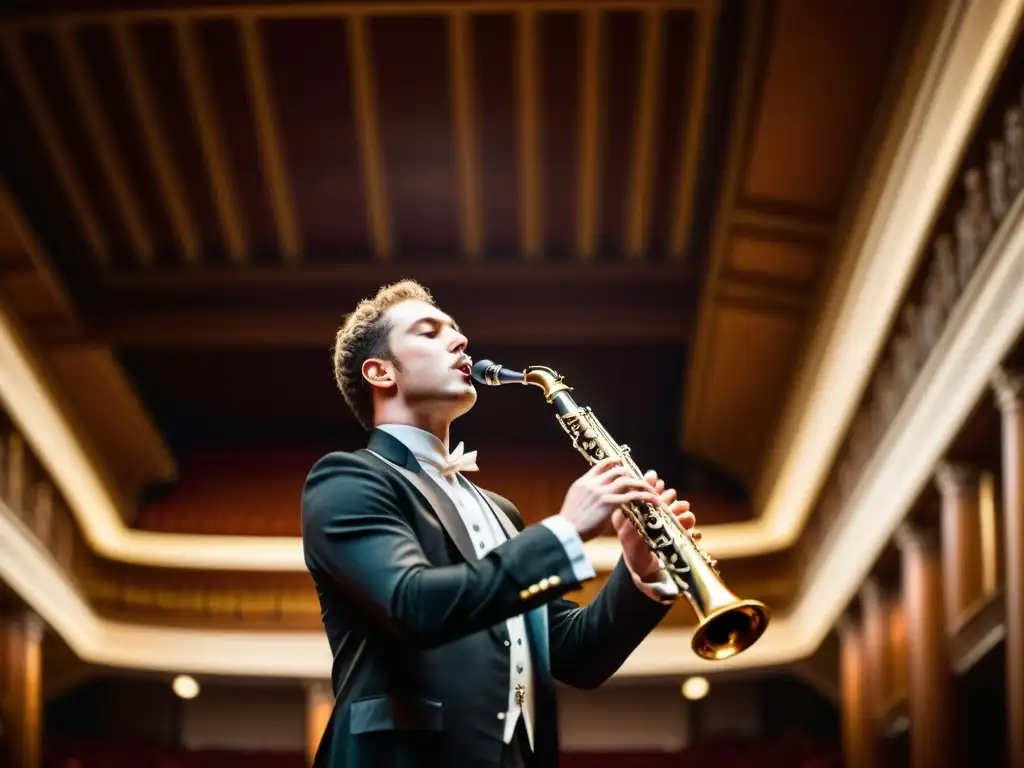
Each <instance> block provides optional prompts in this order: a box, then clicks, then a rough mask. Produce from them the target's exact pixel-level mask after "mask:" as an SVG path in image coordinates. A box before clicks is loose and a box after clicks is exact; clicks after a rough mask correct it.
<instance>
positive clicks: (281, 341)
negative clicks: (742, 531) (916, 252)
mask: <svg viewBox="0 0 1024 768" xmlns="http://www.w3.org/2000/svg"><path fill="white" fill-rule="evenodd" d="M71 5H72V4H70V3H66V4H64V5H61V4H59V3H55V2H37V3H32V4H29V5H26V9H27V10H25V11H21V10H18V9H15V10H13V11H9V12H8V13H7V18H5V19H4V20H3V21H2V22H0V23H2V25H3V26H2V45H3V51H2V56H0V93H2V97H3V103H4V104H5V105H6V107H5V109H6V114H5V120H4V121H3V125H0V141H2V145H0V146H2V151H3V155H4V158H5V161H6V166H7V169H8V172H7V178H8V185H9V197H8V198H7V207H6V211H7V214H8V226H7V229H6V230H5V231H6V232H7V233H14V232H17V233H18V234H17V235H16V236H15V235H13V234H11V235H10V237H11V239H12V241H14V240H17V242H18V243H20V245H19V247H11V248H6V249H0V255H2V270H0V280H2V289H3V293H4V296H5V298H6V299H7V300H8V301H9V302H10V303H11V305H12V306H13V307H14V308H15V309H16V310H17V312H18V314H19V317H20V318H21V319H22V321H23V322H24V323H25V325H26V327H27V329H28V330H29V332H30V334H31V336H32V338H33V339H34V342H35V343H36V344H37V345H38V347H39V350H40V356H41V359H43V360H44V361H45V362H46V363H47V365H48V366H49V368H50V370H51V371H52V373H53V376H54V378H55V380H56V381H58V382H59V383H60V384H61V387H62V389H63V391H64V394H65V397H66V400H67V403H66V405H67V408H68V409H69V410H70V411H72V412H73V413H74V416H75V419H76V422H77V423H78V424H79V425H80V427H81V431H82V433H83V434H85V435H87V436H88V437H89V439H90V440H91V442H92V443H93V444H94V446H95V452H94V455H95V457H96V460H97V461H98V462H100V463H103V464H105V465H106V467H107V474H108V476H110V477H112V478H114V482H115V483H116V484H117V485H118V489H119V493H120V495H121V497H122V498H123V499H124V506H125V515H126V518H127V519H129V520H130V521H133V522H134V521H136V518H137V521H138V523H139V524H140V525H147V522H146V521H153V520H157V519H159V520H161V521H163V522H160V523H159V526H158V527H164V526H166V525H167V522H166V521H167V520H168V519H170V520H172V523H171V525H173V520H174V515H173V514H172V515H170V518H168V515H167V514H166V509H167V505H168V504H171V508H172V509H173V507H174V498H175V494H180V498H181V499H194V498H195V494H196V493H202V489H203V488H207V489H208V488H209V484H208V476H209V468H210V467H211V466H212V467H221V468H224V467H236V468H237V467H242V468H241V469H236V470H233V471H237V472H238V473H240V475H241V474H243V473H245V472H246V470H245V469H244V467H245V466H246V463H245V459H246V458H249V459H255V460H257V461H263V462H264V463H267V461H268V457H269V456H271V455H272V454H268V453H265V452H264V451H265V450H266V447H267V446H268V445H273V446H277V447H281V446H284V448H282V450H288V451H292V452H293V453H292V454H291V455H293V456H294V455H298V456H300V457H302V458H301V460H296V462H295V466H296V467H300V465H301V464H302V462H304V461H306V457H307V456H308V455H310V454H313V453H315V452H316V451H318V450H320V449H321V448H322V447H323V446H330V447H342V448H348V447H354V446H355V445H356V444H358V441H359V440H361V439H362V435H361V434H360V432H359V431H358V430H357V429H356V428H355V425H354V423H353V421H352V420H351V418H350V417H349V416H348V414H347V413H346V412H345V410H344V405H343V403H342V402H341V400H340V397H338V396H337V395H336V393H335V391H334V387H333V382H332V381H331V378H330V366H329V357H328V348H329V345H330V341H331V337H332V334H333V330H334V328H335V327H336V326H337V325H338V324H339V323H340V321H341V318H342V316H343V314H344V312H345V311H346V310H347V309H349V308H350V307H351V306H352V305H353V304H354V302H355V301H356V300H357V299H358V298H361V297H362V296H364V295H366V294H367V293H368V292H371V291H372V290H374V289H375V288H376V287H377V286H378V285H380V284H381V283H384V282H387V281H389V280H392V279H397V278H399V277H403V276H407V275H408V276H414V277H417V278H419V279H421V280H422V281H423V282H425V283H427V284H428V285H429V286H430V287H431V288H432V289H433V290H434V293H435V294H436V295H437V297H438V299H439V300H440V301H441V303H442V304H443V305H444V306H445V308H446V309H448V311H450V312H452V313H453V314H455V315H456V316H457V317H458V318H459V321H460V323H461V324H462V325H463V326H464V327H466V328H467V329H469V331H470V336H471V347H472V351H473V352H474V353H475V354H477V355H478V356H480V355H484V356H488V357H492V358H494V359H502V360H504V361H506V362H507V363H509V364H512V365H521V364H530V363H546V364H550V365H553V366H555V367H557V368H559V369H560V370H562V371H563V372H564V373H565V374H566V375H567V376H568V377H569V378H570V379H571V380H572V381H571V383H573V384H574V385H575V386H576V387H577V393H578V394H580V397H581V400H584V401H586V402H588V403H589V404H591V405H593V406H594V407H595V410H596V411H597V412H598V413H599V415H600V416H601V417H602V419H604V420H605V421H606V423H607V425H608V426H609V428H610V429H611V430H612V432H613V434H616V435H617V436H619V437H620V439H621V440H623V441H624V442H628V443H630V445H632V446H634V448H635V449H636V451H637V453H638V455H639V457H640V460H641V461H642V462H644V463H648V464H650V465H652V466H657V467H659V469H661V471H662V474H664V475H666V476H668V477H670V478H671V479H673V480H674V483H675V484H676V485H678V486H679V487H685V488H687V489H692V490H693V491H694V492H697V493H703V494H706V495H707V497H708V499H709V500H708V502H707V503H706V505H705V506H704V507H703V510H704V511H703V512H702V518H701V519H702V520H703V521H704V522H707V523H711V522H721V521H726V520H736V519H743V518H744V517H748V516H749V515H750V514H753V513H755V512H756V510H753V509H752V508H751V505H750V504H749V501H748V499H747V494H746V489H747V488H749V487H752V485H753V484H754V483H755V482H756V480H757V477H758V474H759V472H760V469H761V458H762V454H763V451H764V447H765V445H766V444H767V439H768V437H769V435H770V434H771V430H772V428H773V426H774V414H775V413H776V411H777V410H778V408H779V406H780V403H781V399H782V396H783V394H784V392H785V389H786V385H787V381H788V377H789V374H790V372H791V370H792V368H793V365H794V363H795V361H796V359H797V356H798V355H799V350H800V340H801V338H802V334H803V331H804V329H805V328H806V327H807V324H808V322H809V321H810V320H811V319H812V318H813V307H814V300H815V297H816V296H817V295H818V291H819V289H820V287H821V284H822V281H823V280H824V279H826V278H827V274H828V265H829V257H830V254H831V253H832V252H833V250H834V247H835V245H836V243H835V242H834V233H835V232H836V231H837V223H838V222H839V220H840V217H841V216H842V215H843V214H844V212H847V211H849V210H850V208H851V206H855V205H856V195H857V188H858V183H859V179H858V168H859V167H861V164H862V161H863V159H864V158H865V157H866V156H867V155H869V154H870V153H871V152H872V147H873V144H872V138H871V135H872V129H873V128H876V127H877V126H878V125H881V124H883V123H884V121H885V120H886V118H887V108H886V93H887V84H888V86H889V87H898V86H899V81H900V67H901V66H902V63H901V55H900V51H903V50H906V49H907V48H908V46H911V45H912V44H913V36H914V34H915V31H916V30H915V26H914V23H913V18H914V17H913V13H912V11H913V9H912V4H911V2H909V0H907V1H904V2H896V1H894V0H863V1H862V2H858V3H821V2H819V1H818V0H779V2H773V3H768V2H765V3H762V2H739V1H738V0H737V1H735V2H733V1H730V2H716V0H690V1H689V2H670V1H668V0H666V1H665V2H653V1H651V2H646V1H644V0H622V1H621V2H583V1H582V0H563V1H562V2H548V1H547V0H545V1H544V2H523V1H520V2H497V1H495V2H491V0H483V1H482V2H473V3H468V2H446V3H441V2H416V1H414V0H405V1H404V2H382V3H369V2H364V3H338V2H335V3H326V2H325V3H313V2H305V3H266V4H240V3H238V4H236V3H219V4H216V5H214V4H207V3H201V2H193V3H191V4H189V5H188V6H187V7H180V6H179V5H178V4H173V3H167V2H155V1H152V0H151V1H150V2H147V3H145V7H144V8H141V9H140V4H132V7H131V10H126V8H125V7H122V6H127V5H128V4H127V3H121V4H120V5H118V4H117V3H116V2H115V0H108V1H107V2H98V1H93V0H90V2H88V3H85V4H82V3H75V4H73V7H74V10H73V12H72V11H71V10H69V7H70V6H71ZM25 243H30V244H31V245H29V246H25V245H24V244H25ZM503 394H504V393H503ZM517 397H519V393H515V394H514V395H509V396H508V398H505V397H501V398H498V399H495V396H494V395H493V394H490V393H489V394H488V395H487V396H486V397H482V398H481V403H480V406H479V407H478V409H476V410H475V411H474V413H473V414H472V415H471V416H470V417H467V419H466V420H465V421H466V424H465V426H462V425H460V429H461V430H462V431H461V432H460V434H459V437H460V438H462V437H464V438H465V439H467V440H471V441H473V442H474V447H478V446H479V444H480V443H481V442H483V443H487V442H488V440H489V442H490V445H495V444H498V445H500V444H501V443H503V442H511V443H513V444H515V445H517V446H522V447H524V448H525V450H527V451H532V452H533V453H534V455H535V456H538V457H542V458H539V459H537V461H538V463H537V466H538V467H539V466H541V465H542V464H543V462H544V461H548V460H549V458H543V457H550V456H551V455H553V452H555V451H558V450H564V451H566V452H568V450H569V449H568V446H567V445H565V443H564V436H563V435H561V434H560V433H559V431H558V429H557V425H556V424H555V423H554V421H553V419H552V418H551V416H550V414H549V413H548V412H547V410H546V406H544V404H543V403H542V402H540V401H537V400H536V398H533V399H532V401H531V398H530V397H529V394H528V393H524V394H523V397H525V398H526V399H523V400H519V399H516V398H517ZM494 435H499V436H501V438H502V439H501V440H495V439H494V437H493V436H494ZM683 438H685V439H683ZM261 457H262V458H261ZM218 462H220V463H218ZM289 466H290V465H289ZM224 471H227V470H224ZM304 471H305V470H304V468H303V469H301V471H300V470H296V473H297V474H296V475H295V477H294V483H298V484H301V478H302V475H303V474H304ZM291 481H292V480H291V476H289V477H288V478H285V479H283V480H282V479H281V478H277V479H274V480H273V481H268V483H284V484H285V485H287V483H288V482H291ZM232 483H234V480H232V481H231V482H229V483H228V485H229V486H230V485H231V484H232ZM161 485H167V486H169V488H165V489H164V491H165V492H164V495H163V497H162V499H160V500H156V501H152V502H150V499H151V498H152V497H153V493H152V492H153V489H154V487H160V486H161ZM296 487H297V486H296ZM168 492H169V494H170V495H167V493H168ZM206 498H207V499H208V500H209V501H210V504H209V505H208V506H207V507H206V510H207V511H208V512H209V513H210V514H212V515H213V516H214V517H213V518H212V520H213V522H211V523H210V524H211V525H214V524H215V523H216V525H214V528H216V526H217V525H219V526H220V528H216V529H217V530H219V531H222V532H232V529H231V524H230V522H229V521H230V520H231V519H233V518H232V516H231V515H225V516H224V518H223V519H221V518H217V517H216V510H217V509H218V508H223V505H219V504H218V503H216V502H215V501H214V497H213V496H208V497H206ZM150 503H152V505H153V506H152V507H148V506H147V505H149V504H150ZM182 504H184V502H182ZM161 505H162V506H161ZM140 506H141V507H143V514H141V515H138V516H137V513H138V511H139V507H140ZM271 506H273V505H271ZM178 508H179V509H180V508H183V506H180V507H178ZM146 509H149V510H150V512H149V513H148V514H147V512H146ZM157 509H159V510H160V511H159V513H157V512H156V510H157ZM286 513H287V514H289V515H292V514H293V513H294V510H288V511H287V512H284V511H282V512H281V513H280V514H286ZM217 520H221V522H219V523H218V522H217ZM148 524H150V525H154V526H156V525H157V524H156V523H152V522H150V523H148ZM182 525H183V526H185V527H187V525H188V524H187V523H186V522H185V521H184V519H183V520H182ZM211 532H213V531H212V530H211Z"/></svg>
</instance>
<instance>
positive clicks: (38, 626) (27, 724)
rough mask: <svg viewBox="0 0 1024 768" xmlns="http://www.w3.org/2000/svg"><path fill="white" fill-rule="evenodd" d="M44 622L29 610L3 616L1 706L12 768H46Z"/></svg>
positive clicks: (0, 630) (0, 617)
mask: <svg viewBox="0 0 1024 768" xmlns="http://www.w3.org/2000/svg"><path fill="white" fill-rule="evenodd" d="M42 643H43V622H42V620H41V619H39V617H37V616H36V615H35V614H34V613H31V612H29V611H26V610H19V611H13V610H12V611H10V612H5V613H2V614H0V652H2V660H0V696H2V698H0V702H2V706H3V719H4V728H5V740H6V741H7V745H8V749H9V752H10V760H11V765H12V766H18V768H39V766H40V765H42V714H41V713H42V704H43V700H42V691H43V688H42V682H43V681H42V675H43V665H42Z"/></svg>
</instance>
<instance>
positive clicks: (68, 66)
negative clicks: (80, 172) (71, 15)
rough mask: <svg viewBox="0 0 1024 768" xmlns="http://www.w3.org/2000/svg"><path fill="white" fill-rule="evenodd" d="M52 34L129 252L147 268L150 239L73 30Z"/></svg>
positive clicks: (59, 29)
mask: <svg viewBox="0 0 1024 768" xmlns="http://www.w3.org/2000/svg"><path fill="white" fill-rule="evenodd" d="M54 32H55V38H56V42H57V50H58V52H59V56H60V60H61V65H62V66H63V68H64V71H65V73H66V74H67V76H68V80H69V84H70V86H71V87H70V90H71V93H72V98H73V99H74V101H75V104H76V106H77V108H78V111H79V113H80V114H81V116H82V120H83V122H84V123H85V129H86V132H87V133H88V135H89V140H90V141H91V143H92V148H93V150H94V151H95V152H96V157H97V159H98V161H99V165H100V168H101V169H102V172H103V175H104V176H105V177H106V181H107V184H109V185H110V190H111V192H112V193H113V197H114V203H115V205H116V207H117V209H118V213H119V214H120V216H121V220H122V222H123V223H124V227H125V231H126V232H127V233H128V239H129V241H130V242H131V246H132V251H133V252H134V254H135V256H136V258H137V259H138V260H139V261H141V262H142V263H143V264H146V265H150V264H152V263H153V260H154V250H153V238H152V235H151V234H150V232H149V228H148V227H147V226H146V222H145V221H144V219H143V216H142V211H141V210H140V209H139V205H138V193H137V192H136V191H135V190H134V189H132V185H131V182H130V181H129V178H128V173H127V171H126V170H125V167H124V162H123V159H122V157H121V155H120V153H119V152H118V148H117V143H116V141H115V140H114V138H113V132H112V131H111V129H110V125H109V124H108V123H107V120H106V117H105V116H104V114H103V110H102V109H101V108H100V106H99V95H98V94H97V92H96V84H95V82H94V80H93V77H92V75H91V74H90V73H89V69H88V66H87V65H86V63H85V61H84V60H83V59H82V55H81V51H80V50H79V47H78V44H77V41H76V40H75V30H74V29H73V28H72V27H70V26H68V25H66V24H58V25H57V26H56V29H55V30H54Z"/></svg>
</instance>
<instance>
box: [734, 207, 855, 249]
mask: <svg viewBox="0 0 1024 768" xmlns="http://www.w3.org/2000/svg"><path fill="white" fill-rule="evenodd" d="M730 222H731V224H732V225H733V226H734V227H742V228H749V229H756V230H760V231H762V232H764V233H766V234H775V235H781V236H784V237H787V238H792V239H796V240H811V241H819V242H821V243H826V242H828V241H829V240H831V239H832V236H833V235H834V234H835V228H836V226H835V221H834V220H833V219H832V218H830V217H825V216H821V215H817V216H815V215H811V214H804V213H791V212H787V211H772V210H767V209H765V208H761V207H752V206H749V205H741V206H739V207H737V208H736V209H734V210H733V212H732V216H731V219H730Z"/></svg>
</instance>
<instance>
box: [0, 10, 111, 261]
mask: <svg viewBox="0 0 1024 768" xmlns="http://www.w3.org/2000/svg"><path fill="white" fill-rule="evenodd" d="M2 40H3V49H4V54H5V55H6V57H7V61H8V64H9V66H10V70H11V74H12V75H13V77H14V80H15V83H16V84H17V87H18V89H19V90H20V91H21V94H22V97H23V98H24V99H25V102H26V103H27V105H28V109H29V112H30V113H31V114H32V119H33V121H34V123H35V126H36V130H38V131H39V134H40V139H41V140H42V143H43V146H44V147H45V148H46V153H47V155H49V160H50V162H51V163H52V164H53V169H54V172H55V173H56V175H57V179H58V181H59V183H60V184H61V186H63V187H64V192H65V193H66V194H67V196H68V201H69V202H70V203H71V209H72V211H73V212H74V215H75V218H76V219H77V220H78V224H79V226H80V227H81V228H82V233H83V234H84V235H85V239H86V241H87V242H88V244H89V248H90V249H91V250H92V254H91V255H92V257H93V259H94V260H95V261H96V262H97V263H98V264H99V265H100V266H106V265H107V264H109V262H110V241H109V239H108V238H107V234H106V232H104V231H103V227H102V226H101V225H100V222H99V218H98V217H97V215H96V211H95V209H94V208H93V206H92V203H91V202H90V200H89V196H88V195H87V194H86V192H85V187H84V186H83V184H82V179H81V177H80V175H79V172H78V169H77V168H76V167H75V164H74V163H73V162H72V161H71V155H70V153H69V151H68V148H67V147H66V146H65V144H64V141H63V140H62V139H61V137H60V130H59V129H58V128H57V121H56V120H55V119H54V116H53V111H52V109H51V107H50V104H49V102H48V101H47V99H46V97H45V96H44V95H43V89H42V87H41V86H40V84H39V80H38V79H37V78H36V75H35V72H34V71H33V70H32V67H31V66H30V65H29V63H28V60H27V59H26V57H25V52H24V50H22V46H21V37H20V35H19V33H18V31H17V30H16V29H13V28H10V29H4V30H3V35H2Z"/></svg>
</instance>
